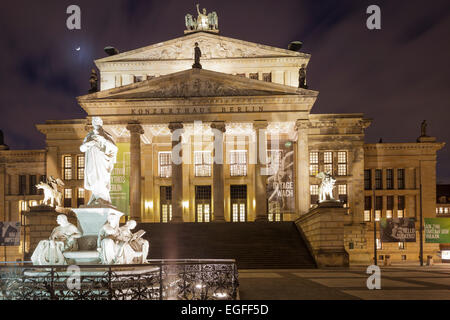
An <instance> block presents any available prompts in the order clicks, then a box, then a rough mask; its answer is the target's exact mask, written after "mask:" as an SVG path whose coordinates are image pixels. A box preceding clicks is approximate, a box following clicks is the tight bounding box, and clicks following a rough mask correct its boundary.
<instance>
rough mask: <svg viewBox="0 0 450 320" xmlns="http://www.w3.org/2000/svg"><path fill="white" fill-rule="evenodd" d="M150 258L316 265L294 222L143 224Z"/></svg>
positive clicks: (252, 265) (254, 265) (260, 266)
mask: <svg viewBox="0 0 450 320" xmlns="http://www.w3.org/2000/svg"><path fill="white" fill-rule="evenodd" d="M139 229H144V230H145V231H146V232H147V234H146V235H145V236H144V238H146V239H149V240H150V253H149V258H150V259H236V261H237V265H238V268H240V269H299V268H315V267H316V266H315V263H314V260H313V258H312V256H311V254H310V252H309V251H308V248H307V247H306V244H305V243H304V241H303V239H302V237H301V235H300V233H299V232H298V230H297V228H296V226H295V224H294V223H293V222H277V223H269V222H247V223H176V224H175V223H174V224H170V223H169V224H167V223H166V224H163V223H141V224H140V225H138V227H137V228H136V230H139Z"/></svg>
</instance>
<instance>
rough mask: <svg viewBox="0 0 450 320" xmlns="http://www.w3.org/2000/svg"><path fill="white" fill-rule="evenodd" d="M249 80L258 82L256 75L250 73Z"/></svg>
mask: <svg viewBox="0 0 450 320" xmlns="http://www.w3.org/2000/svg"><path fill="white" fill-rule="evenodd" d="M249 78H250V79H253V80H259V76H258V73H250V75H249Z"/></svg>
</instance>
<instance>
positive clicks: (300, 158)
mask: <svg viewBox="0 0 450 320" xmlns="http://www.w3.org/2000/svg"><path fill="white" fill-rule="evenodd" d="M308 128H309V120H297V122H296V123H295V129H296V130H297V164H296V165H297V168H296V170H297V174H296V177H297V181H296V183H297V211H298V214H299V215H302V214H305V213H307V212H308V211H309V207H310V202H311V197H310V190H309V147H308Z"/></svg>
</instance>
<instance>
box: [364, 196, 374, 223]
mask: <svg viewBox="0 0 450 320" xmlns="http://www.w3.org/2000/svg"><path fill="white" fill-rule="evenodd" d="M371 215H372V197H364V221H365V222H368V221H371Z"/></svg>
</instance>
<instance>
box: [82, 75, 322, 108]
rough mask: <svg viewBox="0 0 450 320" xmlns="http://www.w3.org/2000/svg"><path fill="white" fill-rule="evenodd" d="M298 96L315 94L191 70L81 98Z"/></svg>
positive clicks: (97, 99)
mask: <svg viewBox="0 0 450 320" xmlns="http://www.w3.org/2000/svg"><path fill="white" fill-rule="evenodd" d="M279 95H291V96H295V95H299V96H308V97H316V96H317V95H318V93H317V92H316V91H312V90H305V89H298V88H294V87H291V86H285V85H281V84H276V83H271V82H264V81H259V80H251V79H248V78H243V77H239V76H234V75H229V74H225V73H220V72H215V71H210V70H204V69H189V70H185V71H180V72H176V73H172V74H169V75H165V76H161V77H158V78H154V79H151V80H146V81H143V82H138V83H134V84H130V85H127V86H123V87H119V88H114V89H110V90H105V91H100V92H97V93H94V94H90V95H86V96H82V97H79V100H80V102H81V101H92V100H95V101H100V100H133V99H136V100H143V99H176V98H191V97H192V98H193V97H237V96H279Z"/></svg>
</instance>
